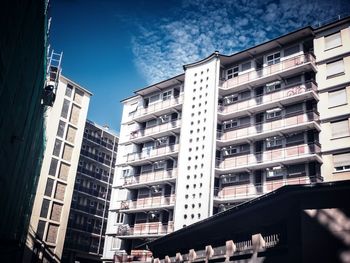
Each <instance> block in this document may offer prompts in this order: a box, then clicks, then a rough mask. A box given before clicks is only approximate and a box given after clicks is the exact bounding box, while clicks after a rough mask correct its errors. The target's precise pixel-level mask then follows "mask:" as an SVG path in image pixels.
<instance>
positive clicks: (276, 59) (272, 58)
mask: <svg viewBox="0 0 350 263" xmlns="http://www.w3.org/2000/svg"><path fill="white" fill-rule="evenodd" d="M280 58H281V53H280V52H277V53H274V54H271V55H268V56H267V57H266V63H267V65H268V66H270V65H273V64H277V63H280Z"/></svg>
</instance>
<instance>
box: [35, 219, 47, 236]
mask: <svg viewBox="0 0 350 263" xmlns="http://www.w3.org/2000/svg"><path fill="white" fill-rule="evenodd" d="M45 225H46V222H45V221H42V220H39V223H38V228H37V231H36V233H37V234H38V236H39V238H40V239H43V237H44V231H45Z"/></svg>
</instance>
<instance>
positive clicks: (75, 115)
mask: <svg viewBox="0 0 350 263" xmlns="http://www.w3.org/2000/svg"><path fill="white" fill-rule="evenodd" d="M79 114H80V108H79V107H77V106H75V105H73V106H72V110H71V114H70V118H69V121H70V122H71V123H73V124H74V125H77V124H78V121H79Z"/></svg>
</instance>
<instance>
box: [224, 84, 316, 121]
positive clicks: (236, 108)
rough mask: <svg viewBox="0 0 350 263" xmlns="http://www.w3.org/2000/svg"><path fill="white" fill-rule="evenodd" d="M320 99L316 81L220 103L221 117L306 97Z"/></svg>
mask: <svg viewBox="0 0 350 263" xmlns="http://www.w3.org/2000/svg"><path fill="white" fill-rule="evenodd" d="M309 98H310V99H311V98H313V99H315V100H319V97H318V95H317V85H316V83H314V82H307V83H304V84H300V85H296V86H292V87H285V88H283V89H281V90H278V91H275V92H271V93H267V94H263V95H260V96H256V97H254V98H251V99H249V100H243V101H239V102H236V103H233V104H230V105H219V107H218V109H219V116H218V117H219V119H223V118H225V119H227V118H233V117H237V116H240V115H242V114H246V112H247V111H248V112H249V113H250V114H253V113H255V112H257V111H264V110H267V109H269V108H274V107H278V106H280V105H281V104H282V105H284V104H291V103H293V102H297V101H303V100H305V99H309Z"/></svg>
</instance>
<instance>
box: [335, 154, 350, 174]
mask: <svg viewBox="0 0 350 263" xmlns="http://www.w3.org/2000/svg"><path fill="white" fill-rule="evenodd" d="M333 165H334V170H335V171H336V172H338V171H348V170H350V153H342V154H334V155H333Z"/></svg>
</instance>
